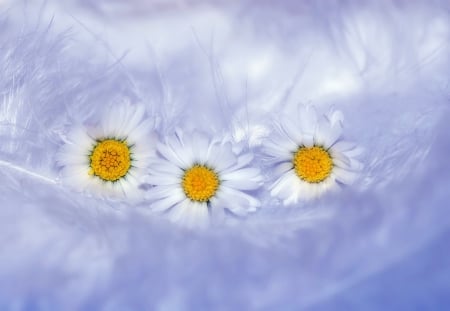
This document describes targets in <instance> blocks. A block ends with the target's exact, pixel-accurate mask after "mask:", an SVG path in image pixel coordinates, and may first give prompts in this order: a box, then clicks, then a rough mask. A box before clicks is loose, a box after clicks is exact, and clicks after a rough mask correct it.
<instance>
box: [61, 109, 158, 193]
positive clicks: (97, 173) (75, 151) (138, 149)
mask: <svg viewBox="0 0 450 311" xmlns="http://www.w3.org/2000/svg"><path fill="white" fill-rule="evenodd" d="M144 114H145V109H144V107H143V106H142V105H132V104H129V103H126V104H123V105H120V106H116V107H113V108H112V109H111V110H110V111H108V113H107V114H105V115H104V117H103V119H102V121H101V122H100V124H99V125H98V126H96V127H85V126H80V127H77V128H75V129H73V130H72V131H71V132H70V133H69V134H68V136H67V138H66V143H65V144H64V145H63V146H62V147H61V149H60V151H59V152H58V154H57V162H58V163H59V165H61V167H62V170H61V177H62V181H63V182H64V183H66V184H69V185H72V186H74V187H75V188H77V189H79V190H81V191H88V192H91V193H96V194H100V195H106V196H110V197H114V198H125V197H127V198H137V197H138V196H139V194H140V192H141V191H140V190H139V179H140V177H142V175H143V173H144V172H145V170H144V168H145V167H146V166H147V165H148V163H149V159H150V158H151V157H152V156H153V155H154V142H153V141H152V140H153V139H154V138H153V137H154V136H152V134H151V132H150V127H151V126H150V123H149V121H145V120H144V119H143V117H144Z"/></svg>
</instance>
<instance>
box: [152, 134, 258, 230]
mask: <svg viewBox="0 0 450 311" xmlns="http://www.w3.org/2000/svg"><path fill="white" fill-rule="evenodd" d="M157 151H158V155H159V156H158V158H156V159H155V161H154V163H152V164H151V165H150V167H149V175H148V176H147V178H146V181H147V183H149V184H150V185H151V186H152V187H151V188H150V190H149V193H148V197H147V198H148V200H149V201H150V207H151V208H152V210H153V211H157V212H163V213H165V214H166V215H167V216H168V218H169V219H170V220H171V221H173V222H176V223H179V224H181V225H183V226H186V227H189V228H196V227H200V228H201V227H205V226H207V225H208V224H209V223H210V222H211V221H223V220H226V218H227V217H230V216H232V215H234V217H236V216H244V215H246V214H247V213H249V212H252V211H254V210H255V209H256V208H257V207H258V206H259V205H260V203H259V201H258V200H257V199H255V198H254V197H253V196H251V195H250V194H249V193H248V191H253V190H255V189H257V188H258V187H259V186H260V185H261V182H262V178H261V176H260V172H259V169H257V168H251V167H249V164H250V162H251V160H252V157H251V156H250V155H249V154H248V153H237V152H235V151H233V149H232V146H231V143H223V142H220V141H217V140H214V141H211V140H210V139H208V138H207V137H206V136H204V135H202V134H200V133H194V134H193V135H189V136H183V135H182V133H180V132H177V134H176V135H175V136H173V137H169V138H167V140H166V141H165V142H164V143H160V144H158V145H157Z"/></svg>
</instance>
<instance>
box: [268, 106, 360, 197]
mask: <svg viewBox="0 0 450 311" xmlns="http://www.w3.org/2000/svg"><path fill="white" fill-rule="evenodd" d="M342 120H343V117H342V113H341V112H339V111H333V112H330V113H329V114H327V115H322V116H319V115H318V114H317V112H316V110H315V109H314V108H313V107H311V106H301V107H300V109H299V115H298V116H297V117H296V120H293V119H291V117H286V118H285V119H283V120H282V123H281V126H280V128H281V131H280V133H277V134H275V135H274V137H273V138H272V139H271V140H270V141H268V142H267V143H266V144H265V152H266V154H267V156H268V158H269V160H270V162H272V164H273V168H272V169H273V172H274V175H275V179H274V182H273V183H272V184H271V186H270V191H271V194H272V195H273V196H275V197H278V198H280V199H281V200H282V201H283V203H284V204H285V205H290V204H295V203H297V202H299V201H305V200H310V199H313V198H317V197H320V196H321V195H323V194H325V193H326V192H328V191H330V190H332V189H336V188H338V187H339V185H341V184H349V183H351V182H352V181H353V180H354V179H355V178H356V176H357V172H358V171H359V170H360V169H361V163H360V162H359V161H357V160H356V159H355V157H356V156H358V155H359V153H360V149H359V148H357V147H356V146H355V145H353V144H351V143H348V142H345V141H342V140H341V138H340V137H341V135H342Z"/></svg>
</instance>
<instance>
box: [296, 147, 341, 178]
mask: <svg viewBox="0 0 450 311" xmlns="http://www.w3.org/2000/svg"><path fill="white" fill-rule="evenodd" d="M292 163H293V164H294V170H295V173H296V174H297V176H298V177H300V179H303V180H304V181H306V182H309V183H320V182H322V181H324V180H325V179H327V178H328V177H329V176H330V175H331V170H332V169H333V160H332V158H331V155H330V153H329V152H328V151H327V150H325V149H324V148H322V147H319V146H313V147H300V148H298V150H297V152H295V153H294V157H293V159H292Z"/></svg>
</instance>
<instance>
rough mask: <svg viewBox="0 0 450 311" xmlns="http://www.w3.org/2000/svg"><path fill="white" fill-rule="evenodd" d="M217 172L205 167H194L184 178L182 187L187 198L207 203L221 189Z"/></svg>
mask: <svg viewBox="0 0 450 311" xmlns="http://www.w3.org/2000/svg"><path fill="white" fill-rule="evenodd" d="M219 183H220V182H219V178H218V177H217V174H216V172H214V171H213V170H212V169H210V168H208V167H206V166H204V165H198V164H196V165H194V166H193V167H191V168H190V169H188V170H187V171H186V172H185V173H184V176H183V180H182V182H181V186H182V188H183V191H184V193H185V194H186V196H187V197H188V198H189V199H191V200H193V201H198V202H207V201H208V200H209V199H211V198H212V197H213V196H214V195H215V194H216V191H217V189H218V188H219Z"/></svg>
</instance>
